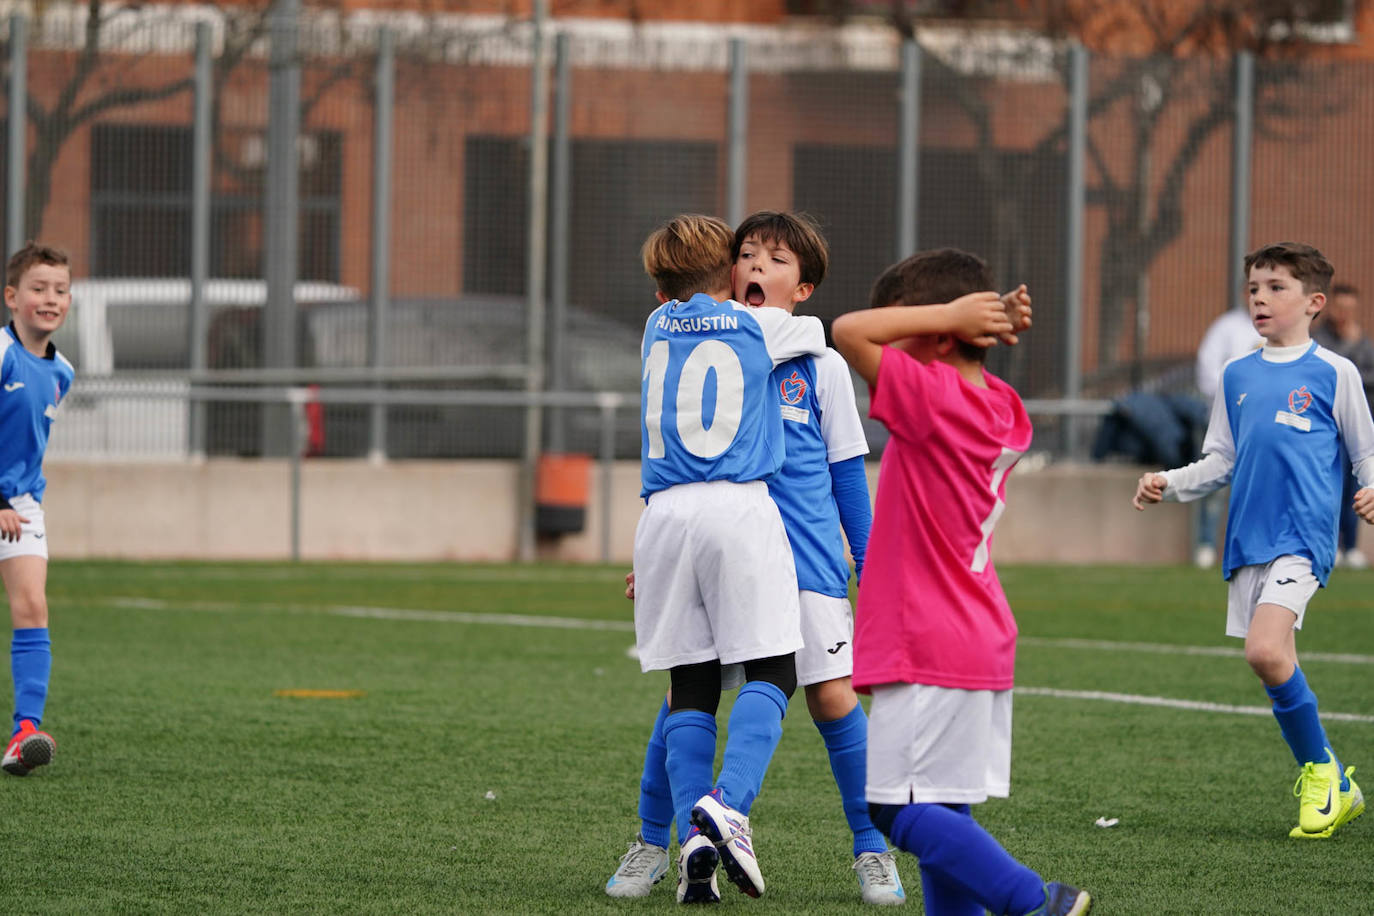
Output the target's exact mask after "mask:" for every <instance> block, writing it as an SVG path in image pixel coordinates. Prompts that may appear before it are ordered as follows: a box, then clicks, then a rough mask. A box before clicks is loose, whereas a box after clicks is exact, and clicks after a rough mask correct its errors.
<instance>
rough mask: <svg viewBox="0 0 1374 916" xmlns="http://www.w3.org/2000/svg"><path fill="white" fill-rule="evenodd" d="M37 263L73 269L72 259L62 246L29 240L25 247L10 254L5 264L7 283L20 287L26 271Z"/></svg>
mask: <svg viewBox="0 0 1374 916" xmlns="http://www.w3.org/2000/svg"><path fill="white" fill-rule="evenodd" d="M35 264H48V265H51V266H53V267H65V268H67V269H68V270H69V271H70V270H71V260H70V259H69V258H68V257H67V253H66V252H65V251H63V250H62V249H61V248H53V247H51V246H48V245H40V244H38V243H37V242H35V241H33V240H29V241H27V242H25V243H24V247H23V248H20V249H19V250H18V251H16V252H15V253H14V254H12V255H10V259H9V263H7V264H6V265H5V285H6V286H14V287H18V286H19V281H20V279H22V278H23V276H24V272H25V271H27V270H28V269H29V268H30V267H33V266H34V265H35Z"/></svg>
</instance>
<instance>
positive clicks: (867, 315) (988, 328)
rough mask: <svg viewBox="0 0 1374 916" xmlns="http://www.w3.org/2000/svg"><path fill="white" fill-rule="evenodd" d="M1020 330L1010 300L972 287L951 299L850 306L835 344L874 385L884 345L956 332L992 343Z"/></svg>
mask: <svg viewBox="0 0 1374 916" xmlns="http://www.w3.org/2000/svg"><path fill="white" fill-rule="evenodd" d="M1014 331H1015V328H1014V327H1013V325H1012V322H1011V320H1010V319H1009V318H1008V317H1007V306H1006V303H1004V302H1003V301H1002V298H1001V297H1000V296H999V295H998V294H997V293H995V292H981V293H969V294H968V295H967V296H960V297H959V298H958V299H955V300H954V301H953V302H950V303H948V304H946V305H890V306H886V307H883V308H871V309H865V310H863V311H858V312H848V313H846V314H844V315H841V316H840V317H838V318H836V319H835V323H834V324H832V325H831V327H830V334H831V336H832V337H833V338H834V339H835V349H836V350H839V351H840V355H842V356H843V357H844V358H845V360H847V361H848V362H849V365H851V366H853V367H854V371H856V372H858V373H859V375H861V376H862V377H863V379H864V381H866V382H868V383H869V384H870V385H872V384H875V383H876V382H877V380H878V365H879V363H881V362H882V358H883V347H884V346H886V345H887V344H890V343H892V342H893V341H895V340H902V339H903V338H906V337H916V336H919V335H922V334H953V335H955V336H956V337H959V338H961V339H963V340H967V341H968V342H970V343H973V344H977V345H978V346H981V347H990V346H992V345H993V344H994V343H996V342H997V340H998V337H999V336H1000V335H1003V334H1011V333H1013V332H1014Z"/></svg>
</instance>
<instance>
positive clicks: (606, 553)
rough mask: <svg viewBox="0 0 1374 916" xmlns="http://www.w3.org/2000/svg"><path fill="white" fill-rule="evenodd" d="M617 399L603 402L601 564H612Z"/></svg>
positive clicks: (599, 494)
mask: <svg viewBox="0 0 1374 916" xmlns="http://www.w3.org/2000/svg"><path fill="white" fill-rule="evenodd" d="M615 405H616V402H615V398H613V397H606V398H603V399H602V401H601V456H600V461H599V462H598V463H599V464H600V465H601V485H600V486H599V487H597V491H598V492H597V496H598V498H597V505H598V506H599V507H600V509H601V512H600V514H601V562H602V563H609V562H611V503H612V500H611V472H612V470H614V468H615Z"/></svg>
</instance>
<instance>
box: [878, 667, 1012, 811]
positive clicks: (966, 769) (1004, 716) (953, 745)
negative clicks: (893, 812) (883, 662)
mask: <svg viewBox="0 0 1374 916" xmlns="http://www.w3.org/2000/svg"><path fill="white" fill-rule="evenodd" d="M1010 791H1011V691H1010V690H959V689H955V688H952V687H932V686H930V685H928V684H881V685H879V686H876V687H874V688H873V702H872V704H871V706H870V708H869V712H868V783H867V785H866V786H865V787H864V793H865V795H866V796H867V798H868V800H869V801H870V802H874V803H876V804H882V805H904V804H907V803H909V802H915V803H918V804H946V805H975V804H978V803H980V802H984V801H987V800H988V799H989V798H1006V797H1007V795H1008V794H1009V793H1010Z"/></svg>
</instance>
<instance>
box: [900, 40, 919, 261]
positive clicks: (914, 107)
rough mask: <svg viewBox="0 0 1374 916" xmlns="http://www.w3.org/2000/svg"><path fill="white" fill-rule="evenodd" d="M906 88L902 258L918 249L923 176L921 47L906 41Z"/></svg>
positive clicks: (902, 132)
mask: <svg viewBox="0 0 1374 916" xmlns="http://www.w3.org/2000/svg"><path fill="white" fill-rule="evenodd" d="M901 79H902V87H901V92H900V94H899V98H900V103H899V104H900V108H899V111H898V123H897V251H896V252H895V258H894V259H895V260H898V261H900V260H901V259H902V258H905V257H907V256H908V255H910V254H912V253H913V252H914V251H915V250H916V245H917V244H918V237H917V232H916V227H917V225H918V223H917V205H918V204H919V202H920V176H921V46H920V45H918V44H917V43H916V40H915V39H912V38H908V39H907V40H906V41H904V42H902V75H901Z"/></svg>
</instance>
